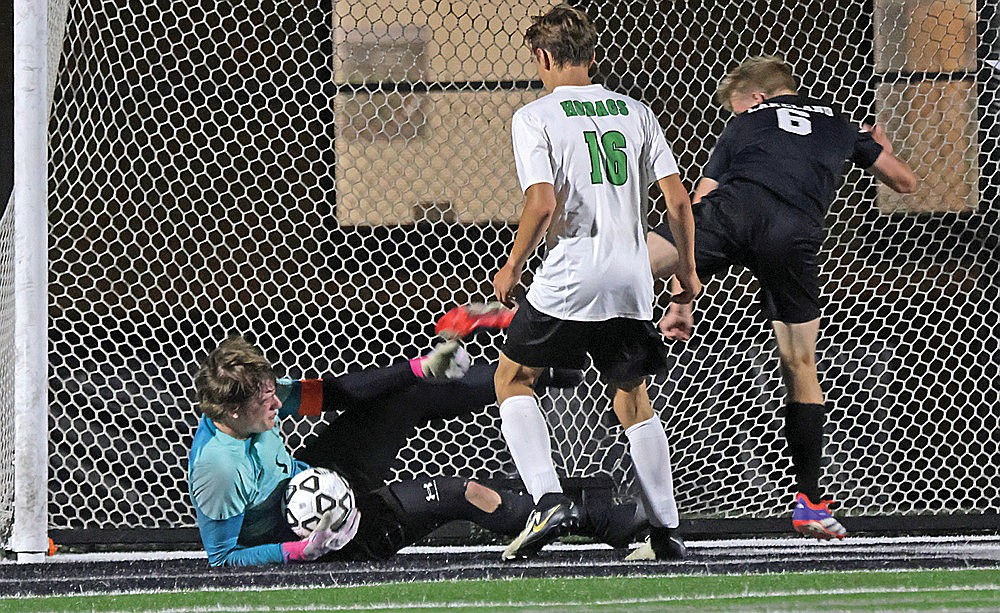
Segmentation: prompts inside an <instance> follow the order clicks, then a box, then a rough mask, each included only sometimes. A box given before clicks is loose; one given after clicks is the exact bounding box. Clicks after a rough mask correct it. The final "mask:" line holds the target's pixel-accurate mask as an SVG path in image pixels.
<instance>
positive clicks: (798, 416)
mask: <svg viewBox="0 0 1000 613" xmlns="http://www.w3.org/2000/svg"><path fill="white" fill-rule="evenodd" d="M825 421H826V407H825V406H824V405H822V404H805V403H801V402H791V403H789V404H788V407H787V413H786V414H785V440H786V441H788V452H789V454H790V455H791V456H792V472H793V473H794V474H795V485H796V487H797V488H798V491H800V492H802V493H803V494H805V495H806V496H808V497H809V500H811V501H812V502H813V503H819V502H820V498H821V494H820V491H819V474H820V470H821V466H822V459H823V424H824V422H825Z"/></svg>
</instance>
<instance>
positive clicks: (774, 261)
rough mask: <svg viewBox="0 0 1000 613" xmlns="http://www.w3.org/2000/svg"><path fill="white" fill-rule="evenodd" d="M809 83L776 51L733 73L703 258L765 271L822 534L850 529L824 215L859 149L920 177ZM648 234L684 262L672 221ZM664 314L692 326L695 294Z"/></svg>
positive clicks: (658, 271) (710, 180)
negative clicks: (834, 444)
mask: <svg viewBox="0 0 1000 613" xmlns="http://www.w3.org/2000/svg"><path fill="white" fill-rule="evenodd" d="M797 87H798V86H797V83H796V80H795V78H794V77H793V76H792V72H791V69H790V68H789V67H788V65H787V64H786V63H785V62H784V61H782V60H781V59H780V58H777V57H774V56H765V57H755V58H751V59H749V60H747V61H746V62H744V63H743V64H741V65H740V66H738V67H737V68H735V69H733V70H732V71H731V72H730V73H729V74H728V75H727V76H726V77H725V79H724V80H723V81H722V82H721V84H720V86H719V89H718V93H717V101H718V102H719V103H721V104H722V105H723V106H725V107H726V108H728V109H730V110H732V111H733V112H734V113H735V114H736V117H734V118H733V119H732V120H731V121H730V123H729V124H728V125H727V126H726V128H725V130H724V131H723V133H722V135H721V136H720V137H719V140H718V142H717V144H716V146H715V148H714V149H713V151H712V154H711V157H710V159H709V162H708V165H707V166H706V167H705V170H704V174H703V178H702V179H701V181H700V182H699V183H698V186H697V187H696V189H695V194H694V197H693V199H692V200H693V202H694V203H695V207H694V216H695V260H696V268H697V272H698V275H699V276H700V277H701V278H703V279H705V278H708V277H711V276H713V275H715V274H719V273H722V272H724V271H726V270H727V269H728V268H729V267H730V266H732V265H739V266H744V267H746V268H748V269H749V270H750V271H751V272H752V273H753V274H754V276H755V277H756V278H757V280H758V281H759V283H760V302H761V309H762V311H763V313H764V315H765V316H766V317H767V318H768V319H770V320H771V322H772V326H773V329H774V335H775V339H776V341H777V345H778V352H779V356H780V363H781V372H782V376H783V378H784V382H785V388H786V393H787V407H786V408H787V413H786V418H785V438H786V440H787V444H788V449H789V453H790V455H791V458H792V468H793V472H794V475H795V478H796V482H797V483H796V485H797V488H798V493H797V494H796V496H795V507H794V510H793V518H792V519H793V525H794V527H795V529H796V530H797V531H799V532H801V533H803V534H806V535H809V536H813V537H816V538H825V539H829V538H843V537H844V535H845V534H846V531H845V530H844V528H843V526H841V525H840V523H839V522H837V520H836V519H834V518H833V517H832V516H831V515H830V513H829V509H828V502H829V501H825V500H824V499H823V496H822V494H821V492H820V490H819V475H820V464H821V456H822V448H823V423H824V420H825V417H824V397H823V392H822V390H821V389H820V385H819V379H818V376H817V372H816V358H815V353H816V337H817V334H818V331H819V317H820V307H821V304H820V288H819V259H818V254H819V250H820V246H821V245H822V242H823V238H824V234H825V231H824V226H823V217H824V215H825V214H826V212H827V210H828V208H829V206H830V204H831V202H832V201H833V199H834V196H835V192H836V190H837V188H838V187H839V186H840V184H841V182H842V181H843V175H844V167H845V161H847V160H849V161H851V162H852V163H854V164H855V165H857V166H860V167H862V168H865V169H868V170H869V171H870V172H871V173H872V174H874V175H875V177H876V178H878V179H879V180H880V181H882V182H883V183H885V184H886V185H888V186H889V187H890V188H892V189H893V190H895V191H897V192H900V193H909V192H912V191H913V190H914V189H915V188H916V183H917V179H916V177H915V175H914V174H913V171H912V170H911V169H910V167H909V166H908V165H907V164H906V163H905V162H904V161H902V160H900V159H899V158H897V157H896V156H895V155H893V150H892V145H891V144H890V142H889V139H888V137H887V136H886V135H885V133H884V132H883V131H882V129H881V128H880V127H878V126H869V125H865V126H862V128H861V129H860V130H859V129H858V127H857V126H854V125H852V124H850V123H849V122H848V121H846V120H845V119H843V118H842V117H841V116H840V115H839V114H838V113H836V112H835V111H834V110H833V109H832V108H831V107H830V106H829V105H827V104H824V103H823V102H819V101H816V100H810V99H807V98H805V97H802V96H799V95H798V94H797V93H796V90H797ZM647 243H648V247H649V253H650V264H651V266H652V268H653V274H654V276H657V277H663V278H667V277H669V276H670V275H671V274H673V270H674V267H675V265H676V262H677V255H676V254H677V250H676V249H675V247H674V239H673V236H672V235H671V233H670V229H669V227H667V226H666V225H663V226H660V227H657V228H654V229H653V230H652V231H651V232H650V233H649V235H648V239H647ZM659 326H660V330H661V332H662V333H663V334H664V335H665V336H666V337H668V338H673V339H680V340H687V339H688V338H690V335H691V331H692V327H693V316H692V313H691V307H690V305H682V304H673V305H671V306H670V308H669V311H668V312H667V314H666V315H665V316H664V317H663V318H662V319H661V320H660V324H659Z"/></svg>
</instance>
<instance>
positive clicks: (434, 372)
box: [420, 340, 472, 381]
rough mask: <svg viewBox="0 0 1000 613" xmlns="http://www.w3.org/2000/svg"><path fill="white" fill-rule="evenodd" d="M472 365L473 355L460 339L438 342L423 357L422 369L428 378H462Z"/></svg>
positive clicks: (445, 379) (443, 379)
mask: <svg viewBox="0 0 1000 613" xmlns="http://www.w3.org/2000/svg"><path fill="white" fill-rule="evenodd" d="M470 366H472V356H470V355H469V352H468V351H466V350H465V347H462V343H460V342H459V341H458V340H450V341H446V342H443V343H438V344H437V346H435V347H434V350H433V351H431V352H430V353H429V354H428V355H427V356H426V357H423V358H421V361H420V370H421V371H422V372H423V373H424V378H426V379H438V380H442V381H447V380H449V379H461V378H462V377H464V376H465V373H467V372H469V367H470Z"/></svg>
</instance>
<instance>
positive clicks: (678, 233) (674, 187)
mask: <svg viewBox="0 0 1000 613" xmlns="http://www.w3.org/2000/svg"><path fill="white" fill-rule="evenodd" d="M656 184H657V185H658V186H659V188H660V191H661V192H663V198H664V200H665V201H666V203H667V224H668V225H669V226H670V232H671V233H672V234H673V236H674V246H675V247H677V268H676V269H675V270H674V279H675V280H676V282H677V284H678V286H679V287H678V288H677V290H678V291H675V292H674V293H673V296H672V297H671V300H672V301H673V302H677V303H679V304H688V303H690V302H691V301H692V300H694V299H695V296H697V295H698V294H699V293H701V280H700V279H698V273H697V271H696V270H695V261H694V216H693V215H692V213H691V199H690V198H689V197H688V193H687V189H685V188H684V184H683V183H682V182H681V178H680V175H677V174H672V175H669V176H666V177H663V178H661V179H658V180H657V181H656Z"/></svg>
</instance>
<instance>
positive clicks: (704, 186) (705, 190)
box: [691, 177, 719, 204]
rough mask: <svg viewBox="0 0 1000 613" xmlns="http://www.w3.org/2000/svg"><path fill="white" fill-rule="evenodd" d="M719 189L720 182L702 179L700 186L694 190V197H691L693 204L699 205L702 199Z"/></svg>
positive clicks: (699, 182) (706, 178)
mask: <svg viewBox="0 0 1000 613" xmlns="http://www.w3.org/2000/svg"><path fill="white" fill-rule="evenodd" d="M717 187H719V182H718V181H716V180H715V179H709V178H708V177H702V179H701V181H698V185H697V186H695V188H694V195H693V196H691V204H698V203H699V202H701V199H702V198H704V197H705V196H707V195H709V194H711V193H712V192H714V191H715V188H717Z"/></svg>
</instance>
